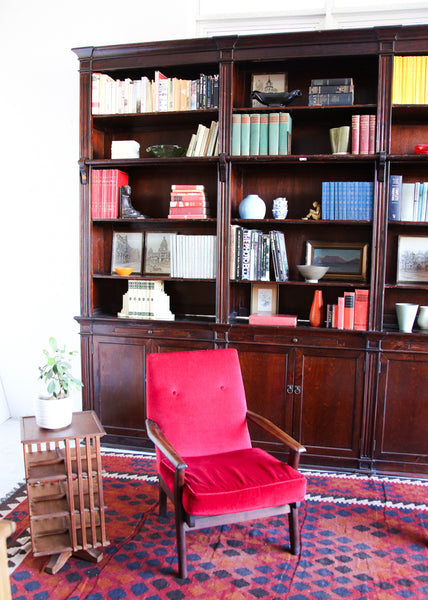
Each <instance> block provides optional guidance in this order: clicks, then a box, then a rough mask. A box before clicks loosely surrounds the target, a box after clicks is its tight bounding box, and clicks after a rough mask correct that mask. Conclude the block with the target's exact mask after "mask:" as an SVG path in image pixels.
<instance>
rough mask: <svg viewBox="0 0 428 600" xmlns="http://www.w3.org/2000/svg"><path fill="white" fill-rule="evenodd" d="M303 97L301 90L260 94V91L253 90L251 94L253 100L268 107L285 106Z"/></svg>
mask: <svg viewBox="0 0 428 600" xmlns="http://www.w3.org/2000/svg"><path fill="white" fill-rule="evenodd" d="M301 95H302V92H301V91H300V90H293V91H292V92H259V91H258V90H253V91H252V92H251V98H252V99H254V100H258V101H259V102H260V103H261V104H265V105H266V106H285V105H286V104H290V102H293V100H295V99H296V98H297V97H298V96H301Z"/></svg>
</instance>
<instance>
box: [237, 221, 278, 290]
mask: <svg viewBox="0 0 428 600" xmlns="http://www.w3.org/2000/svg"><path fill="white" fill-rule="evenodd" d="M230 235H231V243H230V248H231V254H230V263H229V268H230V279H235V280H240V281H270V265H271V256H272V263H273V268H274V273H275V280H276V281H288V259H287V250H286V246H285V237H284V234H283V232H281V231H270V232H268V233H264V232H262V231H259V230H257V229H247V228H246V227H241V226H239V225H231V228H230Z"/></svg>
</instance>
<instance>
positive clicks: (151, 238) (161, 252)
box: [143, 231, 174, 276]
mask: <svg viewBox="0 0 428 600" xmlns="http://www.w3.org/2000/svg"><path fill="white" fill-rule="evenodd" d="M173 235H174V234H172V233H162V232H154V231H147V232H146V240H145V245H144V269H143V272H144V275H165V276H169V275H171V240H172V236H173Z"/></svg>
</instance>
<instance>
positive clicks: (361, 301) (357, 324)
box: [354, 290, 369, 331]
mask: <svg viewBox="0 0 428 600" xmlns="http://www.w3.org/2000/svg"><path fill="white" fill-rule="evenodd" d="M368 328H369V290H355V308H354V329H357V330H358V331H367V329H368Z"/></svg>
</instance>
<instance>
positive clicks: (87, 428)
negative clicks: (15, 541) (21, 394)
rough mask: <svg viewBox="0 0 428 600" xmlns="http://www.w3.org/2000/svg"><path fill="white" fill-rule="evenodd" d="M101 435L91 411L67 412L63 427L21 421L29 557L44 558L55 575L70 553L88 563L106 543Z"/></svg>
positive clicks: (96, 558)
mask: <svg viewBox="0 0 428 600" xmlns="http://www.w3.org/2000/svg"><path fill="white" fill-rule="evenodd" d="M103 435H105V431H104V429H103V427H102V425H101V423H100V421H99V419H98V417H97V415H96V414H95V413H94V412H93V411H85V412H77V413H73V420H72V423H71V425H70V426H68V427H65V428H64V429H57V430H50V429H41V428H39V427H38V425H37V423H36V419H35V417H22V418H21V442H22V444H23V450H24V462H25V477H26V482H27V494H28V510H29V515H30V529H31V542H32V548H33V554H34V556H49V555H51V558H50V560H49V562H48V565H47V566H46V569H45V570H46V571H47V572H48V573H52V574H54V573H56V572H57V571H59V569H61V567H63V566H64V564H65V563H66V562H67V560H68V559H69V558H70V556H71V555H74V556H78V557H79V558H83V559H85V560H89V561H91V562H99V561H100V560H101V558H102V552H101V550H100V549H99V547H101V546H105V545H107V544H108V540H107V537H106V531H105V521H104V509H105V507H104V498H103V483H102V465H101V452H100V438H101V437H102V436H103Z"/></svg>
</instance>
